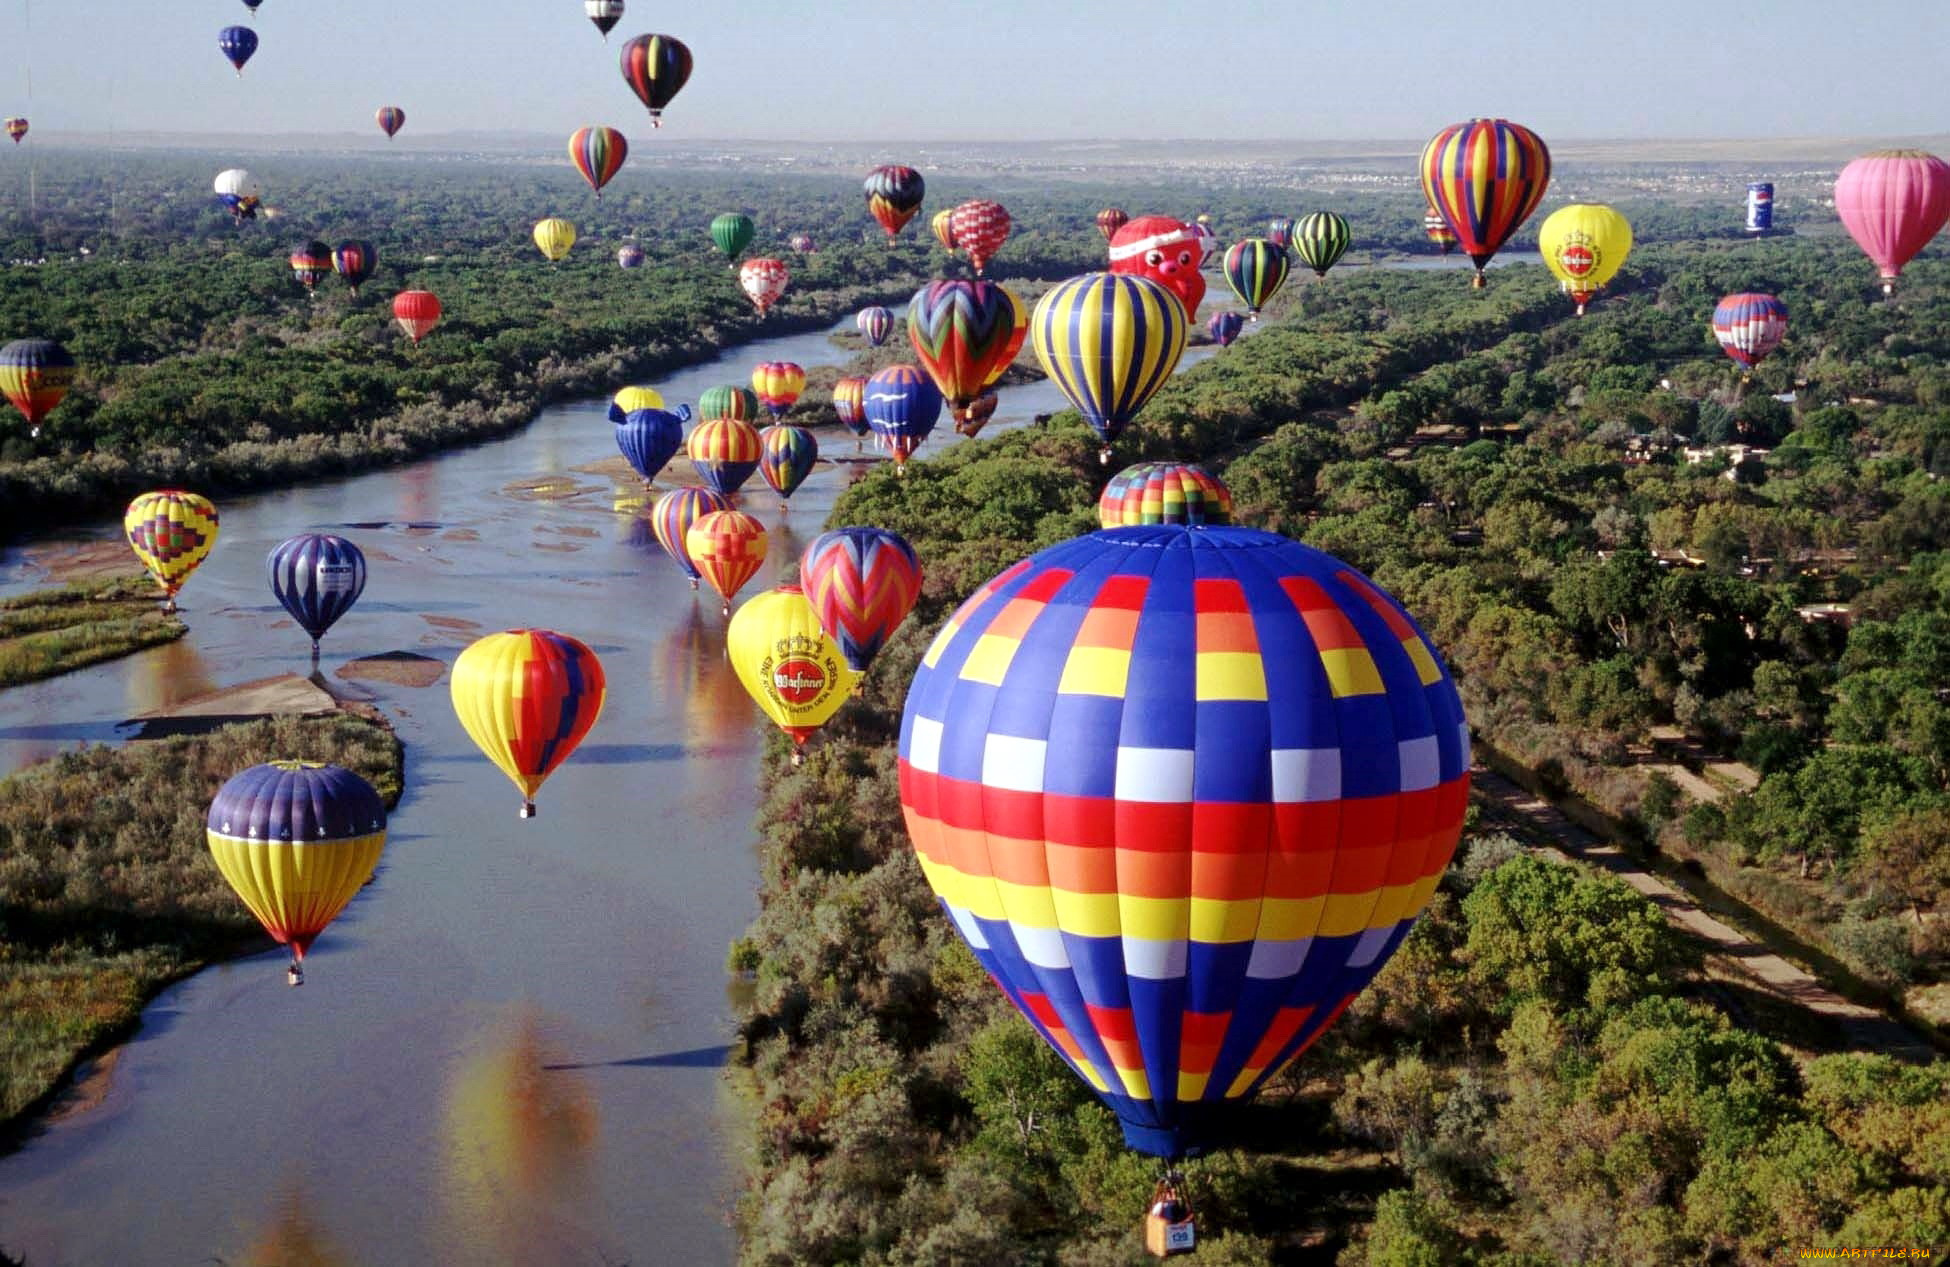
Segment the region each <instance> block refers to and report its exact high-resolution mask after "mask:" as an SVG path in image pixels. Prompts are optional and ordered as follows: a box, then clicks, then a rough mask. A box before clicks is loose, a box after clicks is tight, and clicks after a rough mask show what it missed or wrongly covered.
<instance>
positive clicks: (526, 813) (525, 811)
mask: <svg viewBox="0 0 1950 1267" xmlns="http://www.w3.org/2000/svg"><path fill="white" fill-rule="evenodd" d="M519 817H521V818H533V817H535V802H533V801H523V802H522V803H521V813H520V815H519Z"/></svg>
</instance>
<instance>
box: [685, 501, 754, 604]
mask: <svg viewBox="0 0 1950 1267" xmlns="http://www.w3.org/2000/svg"><path fill="white" fill-rule="evenodd" d="M684 549H685V551H686V552H687V553H688V554H689V555H690V556H691V565H692V566H693V567H695V568H696V569H697V570H698V571H699V572H702V573H703V574H704V579H705V580H707V581H709V582H711V588H712V589H714V590H716V591H718V596H719V597H720V598H722V599H724V614H725V615H727V616H729V615H730V614H731V600H732V598H733V597H734V596H735V595H736V594H737V593H738V591H739V590H741V589H743V588H744V587H745V582H746V581H749V580H751V579H752V577H754V576H756V575H757V574H758V569H759V568H760V567H762V566H763V565H764V563H765V525H764V524H762V523H760V522H758V520H756V519H754V518H753V517H752V516H750V515H748V514H746V513H745V512H744V511H742V510H717V511H712V512H711V513H710V514H708V515H701V516H699V518H698V520H697V522H696V523H694V524H692V525H691V527H690V530H689V531H688V532H686V533H685V534H684Z"/></svg>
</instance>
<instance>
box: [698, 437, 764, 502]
mask: <svg viewBox="0 0 1950 1267" xmlns="http://www.w3.org/2000/svg"><path fill="white" fill-rule="evenodd" d="M688 452H689V454H690V459H691V465H692V466H694V467H696V468H697V476H698V478H699V479H701V480H703V481H704V482H705V483H706V484H708V485H710V487H711V490H712V491H713V492H716V493H720V494H722V495H724V496H726V497H729V496H731V495H732V494H733V493H735V492H737V491H738V489H739V488H740V487H741V486H742V485H743V484H744V482H745V481H746V480H748V479H750V478H751V477H752V472H753V471H755V470H757V469H758V457H759V443H758V432H756V431H754V430H752V424H751V423H749V422H740V421H738V420H737V419H735V418H711V419H707V420H705V421H704V422H700V423H698V424H697V426H695V427H693V428H692V429H691V438H690V441H689V447H688Z"/></svg>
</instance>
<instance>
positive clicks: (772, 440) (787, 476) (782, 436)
mask: <svg viewBox="0 0 1950 1267" xmlns="http://www.w3.org/2000/svg"><path fill="white" fill-rule="evenodd" d="M758 441H759V445H760V446H761V452H760V454H759V458H758V473H759V474H760V475H762V476H763V477H764V478H765V482H766V483H767V484H770V485H771V486H772V491H773V492H775V493H777V494H778V495H779V497H780V499H781V500H786V499H789V498H790V497H791V496H792V493H793V490H794V489H797V488H798V487H799V486H800V485H801V484H803V483H805V482H806V476H808V475H810V474H812V469H813V463H815V462H817V461H819V442H818V441H816V440H814V439H813V433H812V432H810V431H808V430H806V429H805V428H804V427H785V426H778V427H767V428H765V430H763V431H761V432H759V435H758Z"/></svg>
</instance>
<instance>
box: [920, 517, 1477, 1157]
mask: <svg viewBox="0 0 1950 1267" xmlns="http://www.w3.org/2000/svg"><path fill="white" fill-rule="evenodd" d="M899 760H900V795H901V805H902V808H903V810H904V812H905V814H906V818H907V829H908V834H909V835H910V836H911V837H912V839H913V842H914V849H915V853H916V854H917V856H918V858H919V860H920V863H921V867H922V869H923V871H924V872H925V873H926V875H927V878H928V882H929V884H930V885H932V886H933V888H934V891H935V893H936V895H937V896H938V897H939V898H940V899H941V903H942V906H943V908H944V909H945V910H946V912H947V914H948V916H949V917H950V919H952V920H953V922H954V925H955V928H956V930H957V931H958V932H959V933H960V934H961V936H962V938H963V939H964V940H965V941H966V942H967V943H968V945H969V948H970V949H971V950H973V951H974V952H975V956H976V958H977V959H979V960H980V961H981V963H982V966H983V967H985V968H987V969H988V971H989V973H990V974H991V975H992V976H993V977H994V978H995V980H996V981H997V982H998V983H999V984H1000V985H1001V987H1002V989H1003V990H1004V992H1005V993H1007V994H1008V996H1009V999H1010V1001H1011V1002H1013V1003H1014V1004H1015V1005H1016V1007H1017V1008H1018V1009H1020V1010H1021V1012H1022V1014H1023V1015H1024V1016H1025V1017H1026V1018H1027V1019H1028V1020H1029V1022H1030V1023H1031V1024H1032V1025H1033V1026H1035V1028H1036V1029H1037V1031H1038V1032H1039V1033H1041V1034H1042V1036H1043V1037H1044V1038H1045V1039H1047V1040H1048V1041H1049V1043H1050V1045H1051V1046H1052V1047H1054V1048H1055V1049H1056V1051H1057V1052H1059V1053H1060V1054H1061V1055H1062V1057H1063V1059H1064V1060H1065V1061H1067V1062H1068V1063H1069V1065H1070V1067H1071V1068H1072V1069H1074V1070H1075V1071H1076V1072H1077V1073H1078V1074H1079V1075H1080V1076H1081V1077H1082V1078H1083V1079H1084V1080H1085V1081H1086V1082H1088V1083H1089V1084H1090V1086H1091V1087H1092V1088H1094V1089H1095V1090H1096V1092H1097V1094H1098V1095H1099V1096H1100V1097H1102V1099H1103V1100H1104V1101H1105V1102H1106V1103H1107V1104H1109V1105H1110V1107H1111V1108H1112V1109H1113V1110H1115V1111H1116V1113H1117V1115H1118V1117H1119V1118H1120V1119H1121V1120H1122V1123H1123V1127H1124V1136H1125V1140H1126V1142H1127V1143H1129V1144H1130V1145H1131V1146H1132V1147H1134V1148H1136V1149H1139V1150H1141V1151H1144V1152H1148V1153H1153V1154H1157V1155H1159V1156H1164V1157H1177V1156H1182V1155H1186V1154H1190V1153H1195V1152H1197V1151H1200V1150H1201V1149H1203V1148H1205V1147H1208V1146H1210V1145H1212V1144H1213V1143H1215V1142H1217V1141H1218V1139H1219V1138H1221V1137H1222V1135H1223V1131H1224V1125H1225V1119H1226V1118H1227V1117H1228V1116H1229V1110H1231V1109H1233V1108H1235V1107H1236V1106H1237V1105H1238V1104H1239V1103H1240V1102H1242V1101H1243V1100H1245V1099H1246V1098H1247V1097H1249V1096H1251V1095H1252V1094H1253V1093H1254V1092H1255V1091H1257V1090H1258V1089H1259V1088H1260V1087H1261V1086H1263V1085H1264V1084H1265V1083H1266V1081H1267V1079H1269V1078H1271V1077H1272V1076H1273V1075H1274V1074H1276V1073H1278V1072H1279V1070H1280V1069H1281V1068H1283V1067H1284V1066H1285V1065H1287V1064H1288V1063H1289V1062H1290V1061H1292V1060H1293V1059H1294V1058H1295V1057H1296V1056H1298V1055H1299V1054H1300V1053H1301V1052H1302V1051H1304V1050H1305V1049H1306V1047H1307V1046H1308V1045H1309V1044H1310V1043H1312V1042H1313V1041H1314V1040H1315V1039H1317V1038H1318V1037H1319V1036H1320V1034H1321V1032H1322V1031H1323V1030H1325V1029H1326V1028H1327V1027H1328V1026H1329V1025H1330V1024H1332V1023H1333V1021H1334V1020H1335V1018H1336V1017H1338V1016H1339V1015H1340V1014H1341V1012H1342V1010H1343V1009H1345V1008H1346V1007H1347V1005H1348V1004H1349V1003H1350V1002H1352V1001H1353V999H1354V996H1355V995H1356V994H1358V993H1359V992H1360V991H1361V990H1362V988H1363V987H1365V986H1366V985H1367V983H1368V982H1369V980H1370V979H1372V978H1373V976H1374V974H1375V973H1376V972H1377V971H1378V970H1379V969H1380V968H1381V966H1382V964H1383V963H1385V962H1386V961H1387V959H1388V956H1389V955H1390V954H1391V953H1392V952H1393V951H1394V949H1395V947H1396V946H1397V945H1399V944H1400V942H1401V940H1402V938H1403V937H1404V936H1406V935H1407V933H1408V930H1409V928H1410V927H1411V926H1412V925H1413V924H1414V922H1415V919H1416V917H1417V915H1419V914H1420V912H1421V911H1422V909H1423V907H1424V906H1426V905H1427V903H1428V901H1429V898H1430V896H1431V895H1432V894H1433V893H1434V892H1435V886H1436V882H1437V880H1438V878H1439V877H1440V876H1441V874H1442V870H1443V868H1444V867H1445V866H1446V865H1447V864H1448V861H1449V858H1450V855H1451V853H1452V852H1453V851H1454V849H1455V846H1456V842H1457V840H1458V838H1459V837H1460V835H1461V831H1462V822H1463V811H1464V809H1465V807H1466V803H1467V799H1468V787H1469V736H1468V729H1467V726H1466V724H1465V722H1464V719H1463V712H1462V702H1461V700H1460V698H1459V697H1458V695H1457V693H1456V688H1455V685H1454V683H1453V682H1451V681H1450V679H1449V676H1448V674H1447V673H1446V672H1444V670H1443V668H1442V665H1441V662H1440V660H1439V659H1438V658H1437V656H1436V653H1435V650H1434V648H1433V647H1432V646H1430V645H1429V643H1428V641H1427V639H1426V638H1425V637H1424V636H1423V635H1422V633H1421V632H1420V631H1419V630H1418V629H1417V628H1416V627H1415V625H1414V623H1413V622H1412V621H1411V620H1410V619H1409V617H1408V616H1407V615H1406V614H1405V613H1404V612H1403V611H1402V609H1401V607H1400V606H1398V605H1397V604H1396V603H1395V601H1394V600H1393V599H1391V598H1389V597H1388V596H1387V595H1385V594H1383V593H1382V592H1381V591H1380V590H1379V589H1377V588H1376V587H1375V586H1374V585H1373V583H1371V582H1370V581H1368V580H1367V579H1366V578H1364V577H1362V576H1361V575H1359V574H1358V573H1356V572H1354V571H1353V570H1352V569H1350V568H1349V567H1347V566H1346V565H1345V564H1343V563H1341V562H1339V561H1338V560H1336V559H1334V558H1332V557H1331V556H1329V555H1326V554H1323V553H1321V552H1320V551H1318V550H1314V549H1312V548H1310V547H1308V546H1304V545H1301V544H1300V543H1298V542H1295V541H1289V540H1287V539H1286V538H1284V537H1279V536H1275V535H1273V534H1271V533H1264V532H1257V531H1253V530H1251V529H1246V528H1234V527H1213V528H1201V529H1196V530H1195V529H1190V528H1185V527H1180V526H1159V527H1137V528H1117V529H1112V530H1110V531H1107V532H1100V533H1094V534H1092V535H1090V536H1087V537H1079V538H1076V539H1074V540H1071V541H1067V542H1064V543H1062V544H1060V545H1057V546H1054V547H1051V548H1050V549H1048V550H1045V551H1043V552H1042V553H1040V554H1037V555H1035V556H1034V557H1032V558H1029V559H1025V560H1023V561H1022V562H1020V563H1017V564H1016V565H1015V566H1013V567H1011V568H1009V569H1008V570H1007V571H1005V572H1003V573H1002V574H1001V575H999V576H997V577H996V578H995V579H994V580H992V581H990V582H989V583H988V584H986V585H984V586H983V587H982V588H981V589H980V590H978V591H976V593H975V594H974V596H973V597H971V598H970V599H969V600H968V601H967V602H965V603H963V604H962V606H961V609H960V610H959V611H957V612H956V613H955V615H954V616H953V617H951V618H950V619H949V621H948V623H947V624H946V625H945V626H943V627H942V630H941V632H940V634H939V635H938V636H937V637H936V638H935V640H934V643H933V645H931V646H930V647H929V648H928V650H927V653H926V654H925V655H924V656H923V658H922V660H921V664H920V666H919V668H918V669H917V670H916V672H915V675H914V682H913V685H912V687H911V688H910V689H909V691H908V695H907V706H906V710H905V712H904V715H903V717H902V719H901V735H900V757H899Z"/></svg>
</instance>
